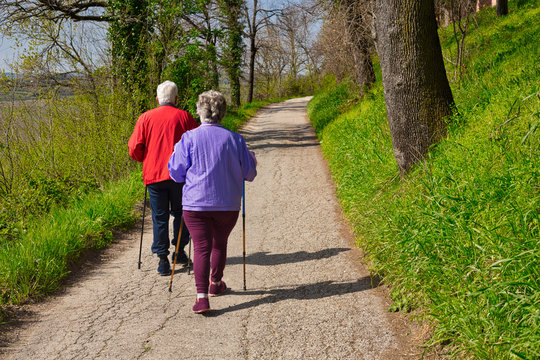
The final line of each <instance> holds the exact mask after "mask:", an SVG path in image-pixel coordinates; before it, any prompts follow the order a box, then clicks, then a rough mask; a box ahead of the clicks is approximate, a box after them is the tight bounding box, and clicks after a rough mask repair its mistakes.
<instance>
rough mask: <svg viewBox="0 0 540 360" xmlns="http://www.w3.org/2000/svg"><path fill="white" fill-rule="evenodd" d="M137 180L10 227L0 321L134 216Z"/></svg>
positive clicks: (234, 115)
mask: <svg viewBox="0 0 540 360" xmlns="http://www.w3.org/2000/svg"><path fill="white" fill-rule="evenodd" d="M268 103H270V101H261V102H257V103H254V104H253V103H252V104H248V105H246V106H244V107H241V108H240V109H239V110H238V111H236V112H231V113H229V114H228V115H227V118H226V119H225V120H224V126H226V127H227V128H229V129H233V130H236V129H238V128H239V127H240V126H241V125H242V124H243V123H245V122H246V121H247V120H248V119H249V118H250V117H251V116H253V115H254V114H255V112H256V111H257V110H258V109H259V108H260V107H262V106H264V105H266V104H268ZM126 156H127V148H126ZM141 179H142V175H141V172H140V170H138V171H135V172H133V173H132V174H130V175H129V176H128V177H126V178H124V179H122V180H120V181H115V182H112V183H109V184H108V185H107V186H105V187H104V188H103V189H102V190H98V191H96V190H95V189H94V190H93V191H90V192H89V193H88V194H80V193H75V194H72V195H64V196H63V197H71V200H70V201H67V203H62V204H60V205H55V206H52V209H51V210H50V212H48V213H47V214H45V215H43V216H36V217H33V218H32V219H30V218H27V219H26V220H25V221H21V223H20V224H18V225H15V226H14V227H13V231H12V236H11V240H9V241H4V242H0V321H1V320H2V318H3V317H4V316H5V314H6V312H5V310H6V309H7V307H9V306H10V305H17V304H22V303H25V302H28V301H29V300H36V299H40V298H42V297H43V296H45V295H47V294H50V293H51V292H54V291H55V290H57V289H58V288H59V287H60V286H61V285H62V282H63V280H64V279H65V277H66V275H67V274H68V273H69V269H70V265H71V264H73V263H74V262H76V261H77V259H78V258H79V256H80V255H81V254H82V253H84V251H85V250H87V249H90V248H97V249H100V248H104V247H106V246H107V245H108V244H110V243H111V242H112V241H113V240H114V239H113V231H115V230H121V229H123V228H126V227H129V226H131V225H132V224H134V223H135V222H136V221H137V220H138V219H139V216H140V214H139V213H137V211H136V210H135V208H134V206H135V204H137V203H138V202H140V201H141V200H142V198H143V196H144V195H143V194H144V187H143V185H142V180H141ZM49 185H50V184H49Z"/></svg>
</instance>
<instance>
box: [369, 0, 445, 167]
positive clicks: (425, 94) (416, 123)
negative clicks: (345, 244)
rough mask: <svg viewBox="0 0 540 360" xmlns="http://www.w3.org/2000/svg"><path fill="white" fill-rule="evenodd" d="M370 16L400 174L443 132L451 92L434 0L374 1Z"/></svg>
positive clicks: (420, 158)
mask: <svg viewBox="0 0 540 360" xmlns="http://www.w3.org/2000/svg"><path fill="white" fill-rule="evenodd" d="M374 14H375V20H374V21H375V31H376V39H375V44H376V47H377V52H378V53H379V60H380V63H381V69H382V77H383V87H384V97H385V102H386V112H387V117H388V123H389V125H390V132H391V134H392V145H393V148H394V155H395V157H396V161H397V164H398V167H399V170H400V173H401V174H402V175H403V174H405V173H406V172H407V171H409V170H410V168H411V165H413V164H414V163H417V162H418V161H421V160H422V159H423V158H424V156H425V155H426V153H427V151H428V149H429V147H430V146H431V145H432V144H434V143H436V142H437V141H438V140H439V139H440V138H441V137H442V136H444V135H445V133H446V124H447V120H446V118H447V117H448V116H450V115H451V113H452V110H451V107H452V104H453V97H452V91H451V90H450V85H449V84H448V79H447V77H446V71H445V69H444V63H443V58H442V51H441V45H440V42H439V36H438V34H437V22H436V20H435V11H434V5H433V0H376V1H375V8H374Z"/></svg>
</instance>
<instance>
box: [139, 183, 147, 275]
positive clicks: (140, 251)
mask: <svg viewBox="0 0 540 360" xmlns="http://www.w3.org/2000/svg"><path fill="white" fill-rule="evenodd" d="M147 195H148V188H147V187H146V186H145V187H144V203H143V210H142V226H141V244H140V245H139V270H140V269H141V253H142V239H143V233H144V213H145V212H146V196H147Z"/></svg>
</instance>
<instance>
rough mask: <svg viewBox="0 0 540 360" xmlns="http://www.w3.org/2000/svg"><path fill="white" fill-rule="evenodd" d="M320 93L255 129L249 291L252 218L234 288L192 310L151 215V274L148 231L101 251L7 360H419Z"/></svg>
mask: <svg viewBox="0 0 540 360" xmlns="http://www.w3.org/2000/svg"><path fill="white" fill-rule="evenodd" d="M308 100H309V98H303V99H294V100H290V101H286V102H284V103H280V104H274V105H271V106H269V107H267V108H265V109H264V110H262V111H261V112H259V114H258V116H257V117H256V118H255V119H253V120H252V121H251V122H250V123H249V124H248V125H247V126H246V127H245V128H244V131H243V134H244V136H245V138H246V140H247V142H248V146H249V148H250V149H251V150H253V151H255V153H256V154H257V159H258V162H259V165H258V174H259V175H258V176H257V178H256V179H255V181H254V182H253V183H246V244H247V254H248V255H247V291H243V290H242V287H243V277H242V219H241V217H240V218H239V221H238V223H237V226H236V228H235V229H234V230H233V233H232V234H231V237H230V240H229V241H230V242H229V258H228V265H227V267H226V269H225V277H224V280H225V281H226V282H227V284H228V286H229V287H230V288H231V291H230V292H229V293H228V294H226V295H224V296H220V297H217V298H211V299H210V305H211V307H212V309H213V311H212V312H211V313H210V315H208V316H203V315H196V314H193V313H192V311H191V307H192V306H193V303H194V299H195V285H194V280H193V275H192V274H191V275H188V274H187V272H186V271H185V269H182V271H179V272H177V273H176V274H175V277H174V283H173V291H172V293H169V292H168V284H169V278H168V277H160V276H158V274H157V272H156V268H157V259H156V258H155V257H153V256H152V255H151V254H150V250H149V249H150V243H151V236H152V231H151V225H150V224H151V219H150V217H147V219H146V225H147V226H145V232H144V244H143V250H144V251H143V259H142V262H143V264H142V268H141V270H137V256H138V250H139V239H140V228H139V229H134V230H133V231H132V232H130V233H126V234H122V235H121V236H119V238H118V241H117V242H116V243H115V244H114V245H113V246H111V248H110V249H107V250H106V251H105V252H102V253H100V254H98V255H96V256H95V258H94V259H89V260H88V264H87V265H86V267H85V266H83V269H81V270H80V271H78V272H77V276H76V279H75V278H74V279H72V280H71V281H69V284H68V286H66V288H65V290H64V291H63V292H62V293H60V294H58V295H56V296H54V297H51V298H49V299H48V300H47V301H45V302H43V303H40V304H36V305H31V306H29V307H28V308H27V310H26V315H24V316H21V317H20V320H18V321H17V322H16V323H14V324H11V325H10V327H9V334H8V335H6V334H4V335H3V342H2V341H1V339H0V357H2V358H6V359H29V358H31V359H33V360H36V359H108V358H114V359H170V358H176V359H188V358H192V359H416V358H418V352H419V351H418V349H416V348H414V347H413V345H412V344H413V343H415V341H416V340H415V333H416V331H413V330H412V327H411V326H410V325H409V324H408V323H407V321H405V320H404V319H403V318H402V317H401V315H399V314H393V313H389V312H387V309H388V306H389V302H388V300H387V298H386V297H385V296H384V291H383V290H382V289H381V288H376V287H375V288H374V287H372V281H371V279H370V276H369V273H368V272H367V271H366V270H365V269H363V268H362V267H361V266H360V265H358V264H359V263H360V260H359V257H360V253H359V251H358V250H356V249H354V246H352V240H353V237H352V235H351V234H350V230H349V229H348V227H347V225H346V222H345V221H344V220H343V218H342V217H341V214H340V211H339V207H338V203H337V201H336V197H335V193H334V185H333V183H332V180H331V178H330V176H329V175H328V170H327V166H326V163H325V161H324V160H323V157H322V154H321V151H320V147H319V144H318V141H317V138H316V136H315V134H314V132H313V129H312V127H311V126H310V124H309V122H308V120H307V118H306V115H305V107H306V104H307V101H308ZM147 213H148V212H147ZM177 270H178V269H177ZM6 339H7V340H6ZM413 354H416V355H413Z"/></svg>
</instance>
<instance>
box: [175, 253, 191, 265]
mask: <svg viewBox="0 0 540 360" xmlns="http://www.w3.org/2000/svg"><path fill="white" fill-rule="evenodd" d="M175 256H176V254H175V253H172V263H173V264H174V258H175ZM176 263H177V264H180V265H187V263H188V257H187V255H186V253H185V251H183V250H182V252H178V259H176Z"/></svg>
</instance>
